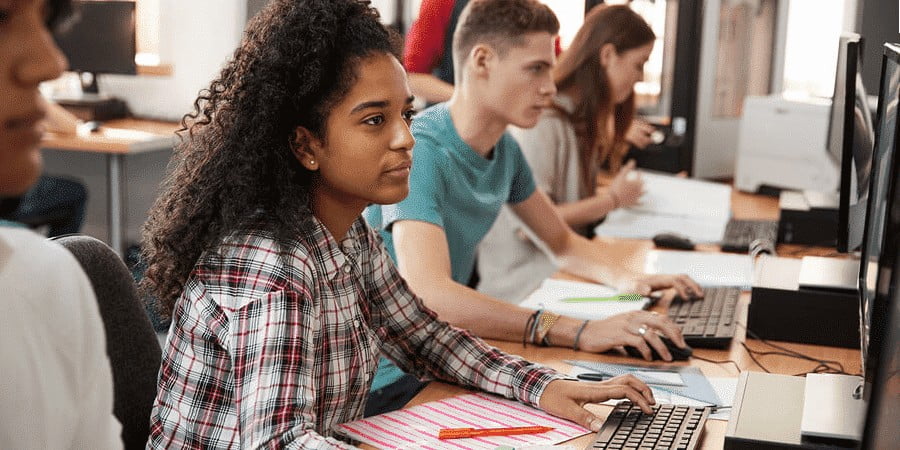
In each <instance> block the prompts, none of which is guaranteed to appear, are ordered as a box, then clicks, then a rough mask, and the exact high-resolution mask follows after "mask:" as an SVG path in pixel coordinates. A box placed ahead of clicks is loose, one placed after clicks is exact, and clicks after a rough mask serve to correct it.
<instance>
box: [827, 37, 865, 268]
mask: <svg viewBox="0 0 900 450" xmlns="http://www.w3.org/2000/svg"><path fill="white" fill-rule="evenodd" d="M862 49H863V39H862V38H861V37H860V36H859V35H858V34H856V33H844V34H842V35H841V38H840V43H839V45H838V63H837V72H836V73H835V77H834V99H833V101H832V102H831V116H830V120H829V125H828V153H829V155H830V156H831V158H832V159H833V160H834V162H835V163H836V164H837V165H838V166H840V168H841V184H840V201H839V203H838V204H839V206H838V231H837V250H838V251H840V252H849V251H856V250H858V249H859V246H860V244H861V243H862V235H863V226H864V225H865V221H866V199H867V196H868V191H869V171H870V170H871V167H872V139H873V136H872V135H873V129H872V117H871V114H870V113H869V108H868V106H867V104H866V98H867V96H866V89H865V87H864V86H863V82H862V70H861V67H862Z"/></svg>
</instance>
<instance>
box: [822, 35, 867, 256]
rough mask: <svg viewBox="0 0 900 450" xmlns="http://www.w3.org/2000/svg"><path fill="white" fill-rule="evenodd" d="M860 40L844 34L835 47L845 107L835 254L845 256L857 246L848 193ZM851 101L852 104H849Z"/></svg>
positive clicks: (830, 131) (834, 102) (831, 124)
mask: <svg viewBox="0 0 900 450" xmlns="http://www.w3.org/2000/svg"><path fill="white" fill-rule="evenodd" d="M863 42H864V41H863V38H862V37H861V36H860V35H858V34H856V33H843V34H842V35H841V38H840V43H839V44H838V45H839V47H838V60H839V61H838V62H839V63H840V55H841V52H842V51H844V50H845V49H846V51H845V52H844V67H843V69H844V105H843V106H844V108H843V113H842V118H843V121H842V123H843V129H842V130H841V134H842V136H841V161H840V164H841V172H840V177H841V178H840V179H841V182H840V187H839V195H840V201H839V202H838V232H837V251H839V252H841V253H846V252H849V251H854V250H856V247H857V245H854V246H853V247H854V248H851V245H850V241H851V239H850V232H851V230H850V209H851V208H850V206H851V205H850V198H851V192H850V188H851V185H852V184H853V183H852V182H851V180H850V177H852V176H856V174H855V173H853V137H854V129H855V124H854V122H855V113H856V111H855V108H856V78H857V77H858V76H859V70H858V69H859V68H860V60H861V58H862V51H863V45H864V44H863ZM841 68H842V67H841V66H840V64H838V67H837V70H836V71H835V88H837V86H838V84H839V83H838V82H837V80H839V79H840V78H839V77H837V72H839V71H840V69H841ZM836 100H837V93H835V94H834V95H833V97H832V108H835V105H836ZM851 100H852V101H851ZM831 119H832V120H830V121H829V122H828V137H829V142H828V144H829V145H832V144H833V142H831V133H832V132H833V130H832V128H833V127H834V123H833V122H834V120H833V119H834V113H833V112H832V115H831ZM832 152H833V150H832V149H829V153H830V154H833V153H832Z"/></svg>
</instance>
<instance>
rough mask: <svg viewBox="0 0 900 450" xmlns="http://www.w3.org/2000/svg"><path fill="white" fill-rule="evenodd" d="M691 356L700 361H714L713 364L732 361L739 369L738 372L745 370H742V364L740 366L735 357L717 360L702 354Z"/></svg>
mask: <svg viewBox="0 0 900 450" xmlns="http://www.w3.org/2000/svg"><path fill="white" fill-rule="evenodd" d="M691 358H694V359H699V360H700V361H706V362H710V363H713V364H728V363H731V364H734V368H735V369H737V372H738V373H741V372H743V371H742V370H741V366H739V365H738V363H737V362H735V361H734V360H733V359H725V360H721V361H717V360H715V359H707V358H704V357H702V356H697V355H691Z"/></svg>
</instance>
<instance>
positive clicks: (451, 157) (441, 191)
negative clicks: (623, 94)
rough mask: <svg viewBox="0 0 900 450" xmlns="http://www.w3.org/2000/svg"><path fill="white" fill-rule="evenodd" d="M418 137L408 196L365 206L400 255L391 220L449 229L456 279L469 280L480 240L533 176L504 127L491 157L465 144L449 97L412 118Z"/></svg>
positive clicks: (525, 193) (530, 186) (527, 192)
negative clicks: (411, 221) (399, 200)
mask: <svg viewBox="0 0 900 450" xmlns="http://www.w3.org/2000/svg"><path fill="white" fill-rule="evenodd" d="M412 134H413V136H414V137H415V138H416V145H415V147H413V155H412V159H413V163H412V170H411V173H410V177H409V196H408V197H406V199H405V200H403V201H401V202H400V203H397V204H394V205H382V206H379V205H372V206H370V207H369V208H367V209H366V211H365V217H366V220H367V221H368V222H369V225H370V226H372V227H373V228H375V229H377V230H378V231H379V233H381V237H382V238H383V239H384V243H385V246H386V247H387V249H388V251H389V252H390V254H391V257H392V258H393V259H394V260H395V261H396V259H397V255H396V253H395V251H394V242H393V239H392V236H391V231H390V230H391V224H393V223H394V222H396V221H398V220H418V221H423V222H428V223H433V224H435V225H437V226H439V227H441V228H443V229H444V233H445V234H446V236H447V246H448V247H449V249H450V263H451V267H452V273H453V279H454V280H455V281H456V282H458V283H462V284H466V283H468V282H469V278H470V277H471V276H472V272H473V270H474V267H475V254H476V250H477V247H478V244H479V243H480V242H481V240H482V239H483V238H484V236H485V234H487V232H488V230H490V228H491V225H493V224H494V220H496V219H497V215H498V214H499V213H500V208H501V207H502V206H503V205H504V204H506V203H518V202H521V201H523V200H525V199H527V198H528V197H530V196H531V194H533V193H534V190H535V184H534V178H533V177H532V175H531V169H529V167H528V163H527V161H526V160H525V158H524V156H522V151H521V150H520V149H519V145H518V144H517V143H516V141H515V140H514V139H513V138H512V136H510V135H509V133H503V136H501V138H500V140H499V141H498V142H497V144H496V145H495V146H494V149H493V151H492V152H491V157H490V159H486V158H484V157H482V156H481V155H479V154H478V153H477V152H476V151H475V150H474V149H472V147H470V146H469V145H468V144H466V143H465V142H464V141H463V140H462V138H460V137H459V133H457V132H456V127H455V126H454V125H453V120H452V119H451V117H450V110H449V109H448V107H447V104H446V103H441V104H437V105H434V106H432V107H431V108H428V109H426V110H425V111H423V112H422V113H421V114H419V115H418V116H416V118H415V120H413V124H412Z"/></svg>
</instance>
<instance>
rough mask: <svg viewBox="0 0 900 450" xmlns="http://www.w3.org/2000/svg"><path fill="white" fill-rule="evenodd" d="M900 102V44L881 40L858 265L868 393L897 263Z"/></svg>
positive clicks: (898, 237) (865, 394)
mask: <svg viewBox="0 0 900 450" xmlns="http://www.w3.org/2000/svg"><path fill="white" fill-rule="evenodd" d="M898 101H900V46H898V45H894V44H885V45H884V57H883V58H882V69H881V88H880V91H879V93H878V115H877V120H876V124H877V125H876V127H875V146H874V149H875V150H874V155H873V160H872V173H871V180H870V184H869V199H868V208H867V214H866V225H865V233H864V237H863V244H862V254H861V258H860V264H859V295H860V341H861V342H860V350H861V354H862V367H863V378H864V385H863V394H864V397H866V398H867V400H868V398H869V397H870V395H869V394H870V391H871V389H870V388H869V387H870V386H871V385H872V383H873V377H874V376H875V374H876V373H877V372H878V364H879V362H880V359H881V356H882V355H881V350H882V349H883V348H884V342H883V338H884V335H885V333H884V329H885V326H886V318H887V309H888V307H887V303H888V302H887V301H886V299H887V298H889V297H890V296H892V295H893V294H894V292H890V289H891V288H892V286H893V285H894V283H892V281H893V280H892V273H891V271H892V270H893V268H894V267H895V266H896V262H897V247H898V245H900V192H898V191H900V180H898V177H900V155H898V154H897V145H898V142H900V137H898V127H897V125H898V121H897V106H898V105H897V104H898Z"/></svg>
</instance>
